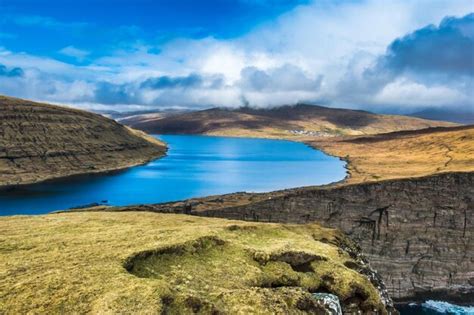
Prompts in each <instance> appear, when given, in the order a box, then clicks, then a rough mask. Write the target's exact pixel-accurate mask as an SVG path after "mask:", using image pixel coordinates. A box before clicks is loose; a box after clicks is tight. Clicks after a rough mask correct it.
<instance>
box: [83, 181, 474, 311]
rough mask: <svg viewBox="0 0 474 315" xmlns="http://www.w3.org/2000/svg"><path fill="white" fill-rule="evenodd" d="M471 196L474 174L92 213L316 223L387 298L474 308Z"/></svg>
mask: <svg viewBox="0 0 474 315" xmlns="http://www.w3.org/2000/svg"><path fill="white" fill-rule="evenodd" d="M473 196H474V173H445V174H439V175H433V176H427V177H420V178H413V179H403V180H387V181H381V182H375V183H363V184H354V185H343V186H340V187H331V186H329V187H308V188H296V189H290V190H286V191H280V192H274V193H263V194H248V193H237V194H229V195H223V196H213V197H207V198H196V199H191V200H186V201H182V202H176V203H166V204H157V205H148V206H135V207H119V208H106V207H104V208H102V209H100V208H96V209H91V210H106V211H139V210H142V211H155V212H164V213H170V212H174V213H184V214H191V215H198V216H210V217H219V218H228V219H237V220H247V221H258V222H285V223H288V222H289V223H307V222H318V223H320V224H322V225H324V226H330V227H335V228H339V229H341V230H342V231H343V232H345V233H346V234H348V235H349V236H350V237H351V238H353V239H354V240H355V241H357V242H358V243H359V244H360V245H361V247H362V249H363V251H364V253H365V254H366V255H367V257H368V259H369V261H370V262H371V264H372V266H373V267H374V268H375V269H376V270H377V271H378V272H379V273H380V275H381V276H382V278H383V279H384V281H385V283H386V285H387V288H388V292H389V294H390V296H391V297H392V298H394V299H397V300H400V301H405V300H423V299H424V298H435V299H436V298H441V299H444V300H453V301H456V302H469V303H474V300H473V297H474V274H473V273H472V272H473V270H474V240H473V237H474V222H473V218H474V203H473V202H474V201H473Z"/></svg>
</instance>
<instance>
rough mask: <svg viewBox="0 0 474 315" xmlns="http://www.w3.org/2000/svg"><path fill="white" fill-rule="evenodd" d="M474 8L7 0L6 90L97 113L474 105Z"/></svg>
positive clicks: (260, 0)
mask: <svg viewBox="0 0 474 315" xmlns="http://www.w3.org/2000/svg"><path fill="white" fill-rule="evenodd" d="M473 11H474V8H473V2H472V1H471V0H469V1H468V0H450V1H448V0H446V1H442V0H430V1H428V0H418V1H395V0H387V1H383V3H382V2H381V1H376V0H359V1H356V0H354V1H342V0H341V1H328V0H320V1H311V0H307V1H279V0H267V1H266V0H220V1H217V0H214V1H191V0H186V1H179V0H175V1H171V0H170V1H152V0H138V1H126V0H116V1H106V0H96V1H92V0H83V1H57V0H54V1H45V0H29V1H26V0H14V1H13V0H0V93H2V94H7V95H13V96H18V97H24V98H30V99H35V100H41V101H49V102H53V103H66V104H71V105H72V106H76V107H81V108H87V109H115V110H131V109H149V108H163V107H194V108H201V107H209V106H240V105H242V104H243V103H247V102H248V103H250V104H251V105H254V106H275V105H282V104H291V103H296V102H312V103H319V104H324V105H329V106H343V107H351V108H366V109H371V110H377V111H394V112H397V111H398V112H409V111H414V110H418V109H423V108H426V107H452V108H466V107H472V106H474V101H473V99H474V97H473V96H474V95H473V94H472V93H473V92H471V90H473V84H472V81H473V76H474V74H473V72H474V64H473V63H474V61H473V58H474V57H473V56H474V51H473V50H474V44H473V43H474V22H473V21H474V16H473V15H470V13H472V12H473Z"/></svg>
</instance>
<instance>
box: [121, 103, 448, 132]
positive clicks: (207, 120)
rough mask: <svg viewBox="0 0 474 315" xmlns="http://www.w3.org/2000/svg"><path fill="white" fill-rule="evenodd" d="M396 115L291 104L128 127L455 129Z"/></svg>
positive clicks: (151, 129) (219, 110)
mask: <svg viewBox="0 0 474 315" xmlns="http://www.w3.org/2000/svg"><path fill="white" fill-rule="evenodd" d="M456 125H457V124H455V123H450V122H440V121H431V120H425V119H421V118H414V117H409V116H400V115H381V114H375V113H371V112H368V111H363V110H352V109H342V108H329V107H323V106H320V105H310V104H295V105H285V106H280V107H273V108H264V109H258V108H251V107H241V108H237V109H232V108H221V107H214V108H210V109H205V110H199V111H193V112H186V113H181V114H177V115H169V116H166V117H157V118H156V119H153V118H149V119H143V120H142V121H140V120H134V121H132V122H130V126H131V127H133V128H136V129H140V130H143V131H146V132H149V133H179V134H216V135H237V136H238V135H239V134H243V135H249V133H250V134H252V133H253V134H255V136H263V137H268V136H271V135H274V136H278V135H279V136H288V135H291V134H292V133H305V132H306V133H311V132H316V133H322V134H321V135H324V136H341V135H364V134H376V133H385V132H392V131H399V130H414V129H423V128H429V127H442V126H456Z"/></svg>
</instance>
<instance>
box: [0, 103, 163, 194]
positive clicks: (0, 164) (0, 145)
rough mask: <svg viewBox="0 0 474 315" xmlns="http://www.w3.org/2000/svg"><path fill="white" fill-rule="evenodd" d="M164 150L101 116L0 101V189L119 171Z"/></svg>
mask: <svg viewBox="0 0 474 315" xmlns="http://www.w3.org/2000/svg"><path fill="white" fill-rule="evenodd" d="M165 150H166V147H165V146H164V145H163V144H162V143H160V142H158V141H157V140H155V139H154V138H152V137H150V136H147V135H145V134H144V133H143V132H141V131H137V130H132V129H130V128H128V127H125V126H123V125H121V124H119V123H117V122H115V121H114V120H111V119H108V118H105V117H103V116H101V115H97V114H93V113H89V112H85V111H81V110H76V109H71V108H67V107H60V106H54V105H49V104H43V103H36V102H31V101H27V100H22V99H17V98H11V97H5V96H0V187H1V186H9V185H18V184H29V183H35V182H38V181H42V180H46V179H52V178H58V177H63V176H69V175H75V174H84V173H96V172H103V171H109V170H116V169H121V168H125V167H129V166H132V165H137V164H141V163H144V162H147V161H149V160H151V159H154V158H157V157H159V156H162V155H163V154H164V153H165Z"/></svg>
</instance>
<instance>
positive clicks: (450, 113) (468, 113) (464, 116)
mask: <svg viewBox="0 0 474 315" xmlns="http://www.w3.org/2000/svg"><path fill="white" fill-rule="evenodd" d="M410 116H413V117H419V118H424V119H431V120H440V121H450V122H454V123H459V124H465V125H473V124H474V108H471V109H469V108H466V109H464V110H450V109H443V108H430V109H425V110H422V111H419V112H416V113H413V114H410Z"/></svg>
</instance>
